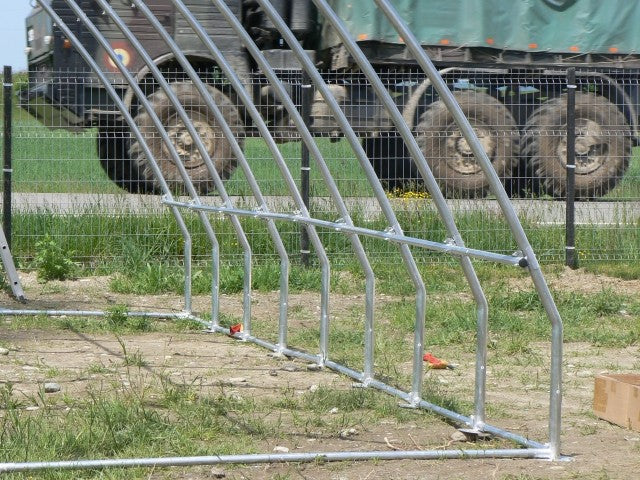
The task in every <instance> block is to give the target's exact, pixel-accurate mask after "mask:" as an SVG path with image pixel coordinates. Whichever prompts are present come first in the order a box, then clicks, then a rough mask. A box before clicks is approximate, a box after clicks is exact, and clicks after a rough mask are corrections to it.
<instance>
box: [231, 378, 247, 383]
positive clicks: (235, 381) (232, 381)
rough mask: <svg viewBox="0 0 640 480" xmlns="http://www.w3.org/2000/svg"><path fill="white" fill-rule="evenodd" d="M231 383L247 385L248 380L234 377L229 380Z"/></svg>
mask: <svg viewBox="0 0 640 480" xmlns="http://www.w3.org/2000/svg"><path fill="white" fill-rule="evenodd" d="M229 383H247V379H246V378H244V377H233V378H230V379H229Z"/></svg>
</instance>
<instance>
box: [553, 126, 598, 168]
mask: <svg viewBox="0 0 640 480" xmlns="http://www.w3.org/2000/svg"><path fill="white" fill-rule="evenodd" d="M575 153H576V158H575V162H576V174H577V175H588V174H590V173H593V172H595V171H596V170H598V169H599V168H600V167H602V166H603V165H604V164H605V163H606V161H607V159H608V153H609V143H608V142H607V141H606V139H605V138H604V134H603V131H602V127H601V126H600V125H599V124H598V123H596V122H594V121H593V120H588V119H577V120H576V140H575ZM557 155H558V158H560V159H561V160H562V162H563V163H565V164H566V159H567V140H566V138H564V137H563V139H562V141H561V142H560V143H559V145H558V151H557Z"/></svg>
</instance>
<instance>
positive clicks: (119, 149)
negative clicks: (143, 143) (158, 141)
mask: <svg viewBox="0 0 640 480" xmlns="http://www.w3.org/2000/svg"><path fill="white" fill-rule="evenodd" d="M128 137H129V131H128V130H127V129H125V128H116V127H114V128H110V129H102V128H101V129H99V130H98V156H99V157H100V165H101V166H102V169H103V170H104V171H105V172H106V174H107V175H108V176H109V178H110V179H111V181H113V182H114V183H115V184H116V185H118V186H119V187H120V188H123V189H124V190H126V191H128V192H130V193H148V192H151V190H152V187H153V186H152V184H151V182H149V181H148V180H147V179H146V178H145V177H144V176H143V174H142V172H141V171H140V169H139V168H138V164H137V163H136V162H132V161H131V159H130V158H129V151H128V143H129V139H128Z"/></svg>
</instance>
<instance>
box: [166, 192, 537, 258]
mask: <svg viewBox="0 0 640 480" xmlns="http://www.w3.org/2000/svg"><path fill="white" fill-rule="evenodd" d="M163 203H165V204H166V205H170V206H172V207H181V208H186V209H189V210H193V211H206V212H215V213H222V214H224V215H230V216H238V217H252V218H262V219H264V220H267V219H273V220H283V221H289V222H294V223H301V224H306V225H314V226H316V227H322V228H328V229H332V230H335V231H338V232H344V233H346V234H354V235H364V236H366V237H372V238H378V239H381V240H386V241H389V242H392V243H398V244H405V245H411V246H413V247H422V248H425V249H427V250H432V251H434V252H439V253H447V254H449V255H453V256H456V257H472V258H477V259H482V260H490V261H493V262H497V263H502V264H505V265H512V266H517V267H527V265H528V264H527V259H526V257H524V256H522V255H502V254H499V253H492V252H487V251H484V250H476V249H473V248H467V247H459V246H457V245H455V244H454V243H453V241H452V243H439V242H434V241H432V240H425V239H422V238H416V237H410V236H407V235H404V234H397V233H395V232H394V231H393V229H392V228H391V227H389V228H388V229H387V230H384V231H380V230H372V229H368V228H364V227H357V226H354V225H349V224H347V223H344V222H340V221H338V222H330V221H328V220H320V219H318V218H312V217H305V216H303V215H299V214H293V213H278V212H269V211H267V212H265V211H261V210H243V209H240V208H232V207H216V206H213V205H203V204H195V203H191V202H178V201H176V200H170V199H164V200H163Z"/></svg>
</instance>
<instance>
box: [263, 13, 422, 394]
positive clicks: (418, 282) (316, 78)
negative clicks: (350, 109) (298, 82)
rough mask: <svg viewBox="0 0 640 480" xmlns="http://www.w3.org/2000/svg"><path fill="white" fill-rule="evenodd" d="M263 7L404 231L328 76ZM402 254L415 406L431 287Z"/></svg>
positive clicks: (394, 224)
mask: <svg viewBox="0 0 640 480" xmlns="http://www.w3.org/2000/svg"><path fill="white" fill-rule="evenodd" d="M257 2H258V4H259V5H260V7H261V8H262V9H263V11H264V12H265V13H266V15H267V17H269V19H270V20H271V22H272V23H273V24H274V25H275V27H276V29H277V30H278V31H279V32H280V34H281V35H282V38H283V39H284V41H285V42H286V43H287V45H289V47H290V48H291V50H292V52H293V53H294V54H295V56H296V58H297V59H298V61H299V62H300V63H301V65H302V68H303V69H304V70H305V71H306V72H307V73H308V74H309V77H310V78H311V81H312V82H313V83H314V85H315V86H316V88H317V89H318V91H319V92H320V94H321V95H322V97H323V98H324V101H325V102H326V103H327V106H328V107H329V108H330V109H331V112H332V113H333V115H334V117H335V118H336V121H337V122H338V125H339V126H340V129H341V130H342V131H343V132H344V135H345V138H346V139H347V141H348V142H349V144H350V145H351V148H352V149H353V151H354V153H355V156H356V158H357V159H358V161H359V162H360V167H361V168H362V169H363V171H364V173H365V175H366V177H367V180H368V181H369V184H370V185H371V187H372V188H373V192H374V195H375V197H376V199H377V201H378V203H379V205H380V207H381V209H382V212H383V214H384V216H385V218H386V219H387V221H388V222H389V223H390V228H391V230H392V231H393V232H394V233H396V234H399V235H401V234H402V227H401V226H400V224H399V222H398V219H397V218H396V215H395V212H394V211H393V208H392V207H391V204H390V202H389V199H388V198H387V196H386V194H385V192H384V189H383V188H382V185H381V184H380V181H379V180H378V177H377V176H376V174H375V171H374V170H373V167H372V166H371V164H370V163H369V160H368V158H367V155H366V153H365V151H364V149H363V148H362V145H360V142H359V140H358V137H357V136H356V133H355V132H354V131H353V128H352V127H351V125H349V121H348V119H347V117H346V116H345V114H344V112H343V111H342V110H341V109H340V106H339V105H338V102H337V101H336V99H335V98H334V97H333V95H332V94H331V92H330V90H329V88H328V86H327V84H326V83H325V82H324V79H323V78H322V76H321V75H320V73H319V72H318V71H317V69H316V68H315V66H314V65H313V62H312V61H311V59H310V58H309V56H308V55H307V54H306V52H305V51H304V49H303V48H302V45H300V43H299V42H298V40H297V39H296V38H295V35H294V34H293V32H292V31H291V30H290V29H289V28H288V27H287V25H286V23H285V22H284V20H283V19H282V17H281V16H280V15H279V14H278V12H277V11H276V10H275V8H273V6H272V5H271V2H269V1H268V0H257ZM399 250H400V254H401V256H402V259H403V261H404V263H405V266H406V268H407V272H408V273H409V276H410V277H411V281H412V282H413V284H414V287H415V289H416V314H415V319H416V320H415V335H414V347H413V379H412V391H411V394H410V396H409V398H410V402H409V403H410V404H411V405H412V406H417V405H418V403H419V402H420V398H421V395H422V385H423V378H422V377H423V373H424V365H423V360H422V356H423V353H424V345H423V341H424V340H423V338H424V322H425V311H426V297H427V290H426V287H425V284H424V280H423V279H422V276H421V275H420V271H419V270H418V266H417V264H416V261H415V259H414V258H413V255H412V254H411V249H410V248H409V247H408V246H407V245H406V244H402V245H400V247H399Z"/></svg>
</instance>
